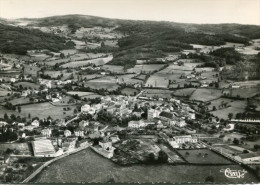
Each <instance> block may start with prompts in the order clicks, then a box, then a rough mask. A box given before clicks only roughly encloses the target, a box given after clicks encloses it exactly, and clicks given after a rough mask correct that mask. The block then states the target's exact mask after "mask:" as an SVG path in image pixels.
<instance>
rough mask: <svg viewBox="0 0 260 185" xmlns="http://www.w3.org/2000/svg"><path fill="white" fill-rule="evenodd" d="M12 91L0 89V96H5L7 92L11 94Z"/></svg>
mask: <svg viewBox="0 0 260 185" xmlns="http://www.w3.org/2000/svg"><path fill="white" fill-rule="evenodd" d="M11 92H12V91H6V90H1V91H0V96H7V94H8V93H10V94H11Z"/></svg>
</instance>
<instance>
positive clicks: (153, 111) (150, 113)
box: [147, 109, 161, 120]
mask: <svg viewBox="0 0 260 185" xmlns="http://www.w3.org/2000/svg"><path fill="white" fill-rule="evenodd" d="M160 113H161V112H160V111H159V110H156V109H149V110H148V112H147V119H148V120H153V118H155V117H159V115H160Z"/></svg>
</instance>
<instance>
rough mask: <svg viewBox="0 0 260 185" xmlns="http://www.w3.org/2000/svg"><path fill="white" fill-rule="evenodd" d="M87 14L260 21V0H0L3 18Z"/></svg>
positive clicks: (175, 19)
mask: <svg viewBox="0 0 260 185" xmlns="http://www.w3.org/2000/svg"><path fill="white" fill-rule="evenodd" d="M66 14H84V15H94V16H100V17H107V18H119V19H132V20H156V21H173V22H184V23H203V24H204V23H213V24H216V23H240V24H255V25H260V0H0V17H1V18H11V19H13V18H39V17H48V16H54V15H66Z"/></svg>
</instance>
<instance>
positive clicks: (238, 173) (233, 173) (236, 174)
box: [220, 168, 247, 179]
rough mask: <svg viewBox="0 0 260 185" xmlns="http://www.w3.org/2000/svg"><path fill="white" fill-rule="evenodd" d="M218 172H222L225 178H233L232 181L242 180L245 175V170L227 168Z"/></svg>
mask: <svg viewBox="0 0 260 185" xmlns="http://www.w3.org/2000/svg"><path fill="white" fill-rule="evenodd" d="M220 172H222V173H223V172H224V174H225V176H226V177H228V178H234V179H240V178H244V177H245V174H246V173H247V171H246V170H231V169H229V168H227V169H221V170H220Z"/></svg>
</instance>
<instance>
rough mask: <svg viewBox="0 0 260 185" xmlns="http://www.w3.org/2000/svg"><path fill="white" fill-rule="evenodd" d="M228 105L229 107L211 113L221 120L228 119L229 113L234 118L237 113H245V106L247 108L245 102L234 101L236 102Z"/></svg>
mask: <svg viewBox="0 0 260 185" xmlns="http://www.w3.org/2000/svg"><path fill="white" fill-rule="evenodd" d="M228 105H230V107H227V108H224V109H220V110H216V111H212V112H211V113H212V114H213V115H214V116H217V117H219V118H220V119H221V118H223V119H228V114H229V113H233V115H234V116H235V115H236V114H237V113H243V112H244V111H245V108H246V106H247V102H246V101H245V100H236V101H233V102H230V103H228ZM217 109H218V108H217Z"/></svg>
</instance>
